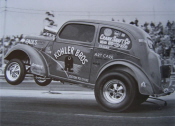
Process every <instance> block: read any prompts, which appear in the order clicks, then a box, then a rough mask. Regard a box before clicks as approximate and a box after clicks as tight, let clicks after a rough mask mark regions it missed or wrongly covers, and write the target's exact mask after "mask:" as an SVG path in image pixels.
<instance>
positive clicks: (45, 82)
mask: <svg viewBox="0 0 175 126" xmlns="http://www.w3.org/2000/svg"><path fill="white" fill-rule="evenodd" d="M34 80H35V82H36V83H37V84H38V85H39V86H47V85H48V84H50V83H51V81H52V79H48V78H44V77H41V76H37V75H34Z"/></svg>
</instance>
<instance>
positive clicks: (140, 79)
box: [97, 61, 154, 95]
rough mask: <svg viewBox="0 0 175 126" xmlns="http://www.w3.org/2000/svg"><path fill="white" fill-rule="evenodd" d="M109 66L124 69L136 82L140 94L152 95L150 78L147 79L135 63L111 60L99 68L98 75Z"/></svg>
mask: <svg viewBox="0 0 175 126" xmlns="http://www.w3.org/2000/svg"><path fill="white" fill-rule="evenodd" d="M110 68H112V69H114V68H115V69H117V70H121V71H125V72H127V73H129V74H130V75H131V76H133V77H134V78H135V80H136V81H137V83H138V88H139V92H140V93H141V94H144V95H153V94H154V91H153V87H152V85H151V82H150V80H149V79H148V77H147V76H146V74H145V73H144V72H143V71H142V70H141V69H139V67H137V66H136V65H133V64H131V63H129V62H124V61H117V62H112V63H109V64H108V65H106V66H105V67H103V68H102V69H101V70H100V72H99V74H98V77H99V76H100V75H101V74H102V73H103V72H104V71H107V70H109V69H110ZM98 77H97V78H98Z"/></svg>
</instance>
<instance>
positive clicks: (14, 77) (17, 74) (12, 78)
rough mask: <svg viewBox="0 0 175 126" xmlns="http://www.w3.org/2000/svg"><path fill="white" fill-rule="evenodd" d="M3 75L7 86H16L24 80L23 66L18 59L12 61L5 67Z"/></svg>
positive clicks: (24, 71)
mask: <svg viewBox="0 0 175 126" xmlns="http://www.w3.org/2000/svg"><path fill="white" fill-rule="evenodd" d="M4 74H5V79H6V81H7V82H8V83H9V84H12V85H18V84H20V83H21V82H22V81H23V80H24V77H25V74H26V69H25V65H24V63H23V62H22V61H21V60H19V59H12V60H10V61H9V62H8V64H7V65H6V67H5V72H4Z"/></svg>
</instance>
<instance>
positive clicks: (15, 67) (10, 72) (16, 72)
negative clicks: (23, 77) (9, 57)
mask: <svg viewBox="0 0 175 126" xmlns="http://www.w3.org/2000/svg"><path fill="white" fill-rule="evenodd" d="M20 73H21V68H20V65H19V64H18V63H16V62H12V63H10V64H9V65H8V67H7V70H6V77H7V78H8V79H9V80H10V81H16V80H17V79H18V78H19V76H20Z"/></svg>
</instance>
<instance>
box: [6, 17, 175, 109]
mask: <svg viewBox="0 0 175 126" xmlns="http://www.w3.org/2000/svg"><path fill="white" fill-rule="evenodd" d="M5 60H6V61H7V62H8V63H7V65H6V68H5V78H6V81H7V82H8V83H9V84H12V85H17V84H20V83H21V82H22V81H23V80H24V78H25V75H26V74H33V75H34V79H35V81H36V83H37V84H39V85H41V86H46V85H48V84H49V83H50V82H51V81H52V80H58V81H61V82H69V83H72V84H84V85H94V92H95V97H96V100H97V102H98V103H99V105H100V106H101V107H102V108H103V109H104V110H107V111H110V112H121V111H125V110H128V109H130V108H132V107H134V106H137V105H139V104H141V103H142V102H144V101H146V100H147V98H148V97H149V96H154V97H159V96H164V95H169V94H171V93H173V92H174V89H175V85H174V83H173V82H174V80H173V75H172V74H171V73H172V71H171V66H170V65H162V64H161V60H160V57H159V56H158V55H157V54H156V53H155V52H154V47H153V42H152V40H151V38H150V36H149V35H148V34H147V33H146V32H144V31H143V30H142V29H140V28H138V27H135V26H132V25H130V24H125V23H118V22H109V21H97V20H72V21H68V22H66V23H65V24H63V26H62V27H61V28H60V30H59V31H58V33H57V34H56V36H55V37H54V39H53V38H48V37H44V36H26V37H25V40H23V41H21V43H20V44H17V45H16V46H14V47H13V48H12V49H11V50H9V51H8V53H7V54H6V56H5ZM162 78H170V82H169V83H168V84H167V82H162Z"/></svg>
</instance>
